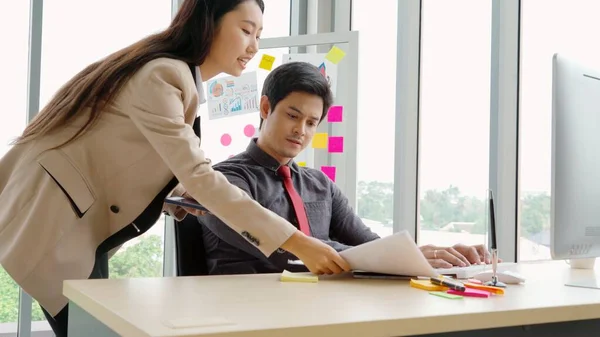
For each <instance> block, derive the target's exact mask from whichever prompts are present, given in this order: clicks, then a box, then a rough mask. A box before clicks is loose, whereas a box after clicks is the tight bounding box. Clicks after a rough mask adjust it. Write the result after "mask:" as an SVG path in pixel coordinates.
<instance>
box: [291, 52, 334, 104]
mask: <svg viewBox="0 0 600 337" xmlns="http://www.w3.org/2000/svg"><path fill="white" fill-rule="evenodd" d="M326 55H327V54H284V55H283V57H282V63H288V62H296V61H299V62H307V63H310V64H312V65H314V66H315V67H318V68H319V67H324V72H325V76H326V77H327V80H328V81H329V86H330V87H331V92H332V93H333V97H336V95H337V70H338V67H337V64H333V63H331V61H329V60H327V59H326V58H325V56H326Z"/></svg>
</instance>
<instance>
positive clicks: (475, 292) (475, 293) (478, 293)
mask: <svg viewBox="0 0 600 337" xmlns="http://www.w3.org/2000/svg"><path fill="white" fill-rule="evenodd" d="M448 294H453V295H461V296H468V297H490V293H488V292H487V291H484V290H479V289H472V288H467V289H465V291H458V290H453V289H450V290H448Z"/></svg>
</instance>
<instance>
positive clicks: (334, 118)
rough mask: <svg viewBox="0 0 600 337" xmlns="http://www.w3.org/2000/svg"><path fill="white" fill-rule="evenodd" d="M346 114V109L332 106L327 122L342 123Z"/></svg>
mask: <svg viewBox="0 0 600 337" xmlns="http://www.w3.org/2000/svg"><path fill="white" fill-rule="evenodd" d="M343 113H344V107H343V106H341V105H332V106H331V108H329V111H328V112H327V121H328V122H329V123H339V122H341V121H342V119H343V117H342V115H343Z"/></svg>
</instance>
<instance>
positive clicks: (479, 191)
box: [419, 0, 492, 246]
mask: <svg viewBox="0 0 600 337" xmlns="http://www.w3.org/2000/svg"><path fill="white" fill-rule="evenodd" d="M491 4H492V2H491V1H489V0H486V1H482V0H453V1H447V0H424V1H423V7H422V8H423V11H422V25H421V27H422V30H421V45H422V54H421V77H420V85H421V88H420V89H421V90H420V95H421V96H420V110H419V117H420V121H419V124H420V125H419V128H420V132H419V133H420V139H419V157H420V158H419V193H420V196H419V198H420V204H419V212H420V231H419V244H420V245H423V244H434V245H439V246H451V245H453V244H456V243H465V244H485V243H486V242H485V236H484V233H485V231H486V226H487V220H486V208H485V203H484V200H485V198H486V195H487V192H486V190H487V188H488V185H489V184H488V177H489V174H488V170H489V135H490V131H489V130H490V118H489V117H490V114H489V111H490V62H491V55H490V52H491V50H490V45H491V13H492V6H491Z"/></svg>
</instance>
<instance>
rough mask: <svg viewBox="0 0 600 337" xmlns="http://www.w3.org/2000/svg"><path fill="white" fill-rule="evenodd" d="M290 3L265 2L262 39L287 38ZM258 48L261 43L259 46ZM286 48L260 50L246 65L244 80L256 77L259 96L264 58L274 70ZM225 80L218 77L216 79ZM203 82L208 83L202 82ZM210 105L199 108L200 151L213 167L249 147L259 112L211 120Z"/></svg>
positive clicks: (263, 72)
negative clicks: (270, 61)
mask: <svg viewBox="0 0 600 337" xmlns="http://www.w3.org/2000/svg"><path fill="white" fill-rule="evenodd" d="M289 13H290V1H281V0H267V1H265V13H264V17H263V27H264V29H263V32H262V34H260V38H261V39H265V38H272V37H281V36H289V35H290V15H289ZM259 48H260V43H259ZM289 53H290V51H289V48H277V49H268V50H266V49H260V50H259V52H258V53H257V54H256V56H254V58H253V59H252V60H251V61H250V62H249V63H248V64H247V67H246V70H245V71H244V74H245V75H243V76H246V75H248V74H252V73H255V74H256V78H257V83H258V88H257V90H258V92H259V93H260V92H261V90H262V83H263V82H264V80H265V78H266V76H267V75H268V74H269V71H267V70H265V69H262V68H259V64H260V62H261V59H262V57H263V55H265V54H266V55H268V56H273V57H274V58H275V61H274V62H273V68H275V67H277V66H279V65H280V64H281V62H282V59H283V57H284V55H286V54H289ZM226 76H228V75H227V74H220V75H218V76H217V77H216V78H222V77H226ZM204 80H205V81H206V80H207V79H204ZM209 82H210V80H209V81H206V82H205V83H204V91H205V93H206V94H207V98H210V97H209V96H210V95H211V93H210V92H209V90H208V88H207V83H209ZM208 109H209V104H208V103H207V104H202V105H200V109H199V114H200V117H201V120H202V149H203V150H204V151H205V152H206V156H207V157H208V158H210V159H211V160H212V162H213V163H218V162H221V161H223V160H225V159H227V158H229V157H231V156H234V155H236V154H238V153H240V152H242V151H244V150H246V147H247V146H248V144H249V142H250V139H251V138H252V137H255V136H257V135H258V124H259V121H260V116H259V113H258V112H253V113H248V114H242V115H236V116H232V117H227V118H212V115H210V116H209V113H208Z"/></svg>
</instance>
